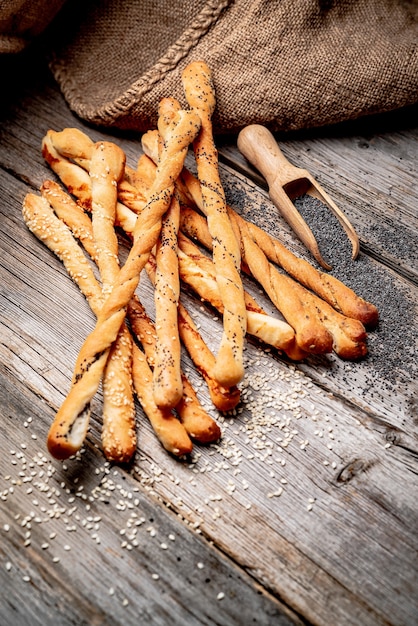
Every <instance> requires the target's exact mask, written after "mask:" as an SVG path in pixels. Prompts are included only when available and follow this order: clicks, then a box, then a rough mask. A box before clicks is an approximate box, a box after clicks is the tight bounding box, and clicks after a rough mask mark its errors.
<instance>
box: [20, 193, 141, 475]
mask: <svg viewBox="0 0 418 626" xmlns="http://www.w3.org/2000/svg"><path fill="white" fill-rule="evenodd" d="M23 217H24V220H25V222H26V225H27V226H28V228H29V230H30V231H31V232H33V233H34V234H35V235H36V236H37V237H38V238H39V239H40V240H41V241H43V242H44V243H45V245H47V246H48V248H49V249H50V250H51V251H52V252H54V254H56V255H57V257H58V258H59V259H61V261H62V262H63V263H64V266H65V268H66V270H67V272H68V274H69V275H70V277H71V278H72V279H73V280H74V282H75V283H76V284H77V285H78V286H79V288H80V290H81V292H82V293H83V295H84V296H85V297H86V299H87V301H88V303H89V305H90V307H91V309H92V311H93V312H94V313H95V315H96V316H97V315H99V312H100V310H101V308H102V305H103V294H102V289H101V286H100V285H99V283H98V282H97V280H96V278H95V276H94V273H93V270H92V268H91V266H90V263H89V262H88V261H87V259H86V257H85V255H84V254H83V252H82V251H81V249H80V247H79V246H78V245H77V243H76V241H75V239H74V236H73V235H72V234H71V232H70V230H69V228H68V227H67V226H66V225H65V224H64V223H63V222H62V221H61V220H60V219H59V218H58V217H56V215H54V213H53V211H52V209H51V206H50V204H49V203H48V201H47V199H46V198H45V197H39V196H37V195H35V194H28V195H27V196H26V197H25V199H24V202H23ZM113 365H114V361H113V360H112V365H110V367H113ZM108 366H109V364H108V365H107V367H108ZM127 366H130V364H127ZM111 371H112V370H111ZM120 384H122V385H123V384H124V379H122V381H121V383H120ZM120 384H119V385H118V386H117V391H118V394H119V395H118V397H117V398H116V399H115V401H116V403H122V404H124V402H125V398H126V397H127V396H126V389H125V388H121V387H120ZM89 414H90V408H89V406H88V405H87V407H86V409H85V411H84V414H83V419H84V420H85V424H83V428H79V429H78V430H77V431H76V432H72V433H71V436H72V438H73V440H74V442H75V443H74V445H75V446H76V447H77V449H79V448H80V447H81V445H82V444H83V441H84V438H85V430H86V429H87V425H88V421H89ZM111 424H112V426H111V429H108V433H107V434H108V436H107V438H105V441H104V442H103V444H104V452H105V454H106V456H107V458H108V459H109V460H113V461H117V462H119V463H126V462H128V461H129V460H130V459H131V457H132V456H133V454H134V452H135V449H136V433H135V414H134V412H132V411H131V410H130V408H129V410H128V411H127V412H126V411H124V412H121V411H119V410H117V411H116V412H115V414H114V415H112V419H111ZM54 444H55V442H54V440H50V442H49V446H50V452H51V454H52V455H53V456H56V457H57V458H60V455H61V452H62V451H61V446H60V445H59V442H58V445H57V448H55V445H54Z"/></svg>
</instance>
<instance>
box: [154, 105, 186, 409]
mask: <svg viewBox="0 0 418 626" xmlns="http://www.w3.org/2000/svg"><path fill="white" fill-rule="evenodd" d="M180 110H181V108H180V105H179V103H178V102H177V101H176V100H175V99H174V98H163V99H162V100H161V102H160V108H159V112H160V123H159V129H160V133H161V134H159V138H160V140H159V145H160V149H159V152H161V150H162V148H163V142H164V136H165V133H166V130H167V128H169V126H170V123H171V120H172V119H173V117H174V116H175V115H177V114H178V112H179V111H180ZM179 223H180V205H179V202H178V199H177V197H176V194H175V193H174V194H173V197H172V199H171V203H170V206H169V208H168V210H167V212H166V214H165V215H164V217H163V219H162V223H161V232H160V236H159V238H158V241H157V243H156V247H155V261H156V271H155V277H154V281H153V282H154V287H155V290H154V301H155V330H156V342H155V354H154V369H153V388H154V400H155V403H156V404H157V406H159V407H165V408H173V407H175V406H176V405H177V404H178V403H179V402H180V400H181V398H182V395H183V382H182V376H181V366H180V358H181V346H180V337H179V330H178V321H177V306H178V302H179V297H180V278H179V271H178V259H177V233H178V230H179Z"/></svg>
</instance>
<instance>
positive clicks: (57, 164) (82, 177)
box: [42, 130, 91, 211]
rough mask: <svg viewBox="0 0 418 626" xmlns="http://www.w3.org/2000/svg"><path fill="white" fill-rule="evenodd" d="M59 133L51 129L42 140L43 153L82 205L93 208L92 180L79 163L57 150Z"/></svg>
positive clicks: (89, 208) (88, 208) (87, 208)
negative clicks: (54, 138)
mask: <svg viewBox="0 0 418 626" xmlns="http://www.w3.org/2000/svg"><path fill="white" fill-rule="evenodd" d="M56 134H57V133H55V132H54V131H52V130H49V131H48V132H47V134H46V135H45V137H44V138H43V140H42V155H43V157H44V159H45V161H46V162H47V163H48V165H49V166H50V167H51V169H52V170H53V171H54V172H55V173H56V174H57V176H58V177H59V178H60V179H61V180H62V182H63V183H64V185H65V186H66V187H67V189H68V192H69V193H71V194H72V195H74V196H75V197H76V198H77V199H78V201H79V202H80V204H81V206H83V207H84V208H85V209H86V210H88V211H90V210H91V181H90V176H89V175H88V173H87V172H86V171H85V170H84V169H82V168H81V167H80V166H79V165H75V164H74V163H71V161H69V160H68V159H66V158H63V157H62V155H61V154H60V153H59V152H58V151H57V149H56V148H55V146H54V143H53V137H55V135H56Z"/></svg>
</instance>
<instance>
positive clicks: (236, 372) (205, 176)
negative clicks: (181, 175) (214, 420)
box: [182, 61, 247, 387]
mask: <svg viewBox="0 0 418 626" xmlns="http://www.w3.org/2000/svg"><path fill="white" fill-rule="evenodd" d="M182 81H183V87H184V91H185V94H186V99H187V101H188V103H189V105H190V107H191V108H192V109H193V110H195V111H196V112H197V113H198V114H199V116H200V119H201V125H202V126H201V130H200V132H199V135H198V137H197V139H196V141H195V142H194V152H195V158H196V165H197V172H198V177H199V180H200V182H201V185H202V197H203V205H204V212H205V215H206V216H207V220H208V227H209V232H210V234H211V236H212V239H213V259H214V263H215V268H216V280H217V283H218V285H219V291H220V294H221V298H222V301H223V304H224V315H223V329H224V332H223V335H222V339H221V343H220V346H219V350H218V354H217V359H216V367H215V377H216V379H217V380H218V381H219V383H220V384H222V385H224V386H226V387H231V386H232V385H235V384H237V383H238V382H239V381H240V380H241V379H242V377H243V375H244V366H243V347H244V338H245V333H246V327H247V312H246V308H245V302H244V289H243V286H242V281H241V276H240V268H241V260H240V248H239V244H238V242H237V239H236V237H235V234H234V231H233V228H232V225H231V222H230V219H229V216H228V212H227V210H226V202H225V194H224V191H223V188H222V184H221V181H220V177H219V170H218V158H217V150H216V148H215V144H214V140H213V132H212V114H213V111H214V108H215V94H214V89H213V85H212V79H211V73H210V69H209V68H208V66H207V65H206V64H205V63H203V62H200V61H197V62H193V63H190V64H189V65H188V66H187V67H186V68H185V70H184V71H183V73H182Z"/></svg>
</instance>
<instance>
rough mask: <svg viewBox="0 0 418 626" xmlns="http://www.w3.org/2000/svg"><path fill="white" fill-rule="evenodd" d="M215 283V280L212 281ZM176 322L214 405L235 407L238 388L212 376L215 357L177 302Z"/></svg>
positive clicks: (151, 272)
mask: <svg viewBox="0 0 418 626" xmlns="http://www.w3.org/2000/svg"><path fill="white" fill-rule="evenodd" d="M146 269H147V272H148V276H149V278H150V280H151V282H154V280H155V273H156V263H155V259H154V257H153V256H152V255H150V258H149V259H148V263H147V266H146ZM214 282H215V284H216V281H214ZM178 324H179V333H180V338H181V340H182V341H183V343H184V345H185V347H186V349H187V351H188V353H189V355H190V357H191V359H192V361H193V363H194V364H195V366H196V368H197V369H198V370H199V371H200V373H201V374H202V376H203V378H204V379H205V381H206V384H207V386H208V390H209V394H210V397H211V400H212V402H213V404H214V406H215V407H216V408H217V409H218V410H219V411H222V412H225V411H230V410H232V409H233V408H235V407H236V405H237V404H238V402H239V399H240V392H239V390H238V388H237V387H236V386H235V385H233V386H232V387H223V386H222V385H220V384H219V382H218V381H217V380H216V379H215V377H214V373H213V372H214V369H215V357H214V355H213V354H212V352H211V351H210V350H209V348H208V346H207V345H206V343H205V342H204V341H203V339H202V337H201V335H200V333H199V332H198V330H197V328H196V326H195V324H194V322H193V321H192V319H191V317H190V315H189V314H188V312H187V310H186V309H185V307H184V306H183V305H182V304H181V302H179V305H178Z"/></svg>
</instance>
